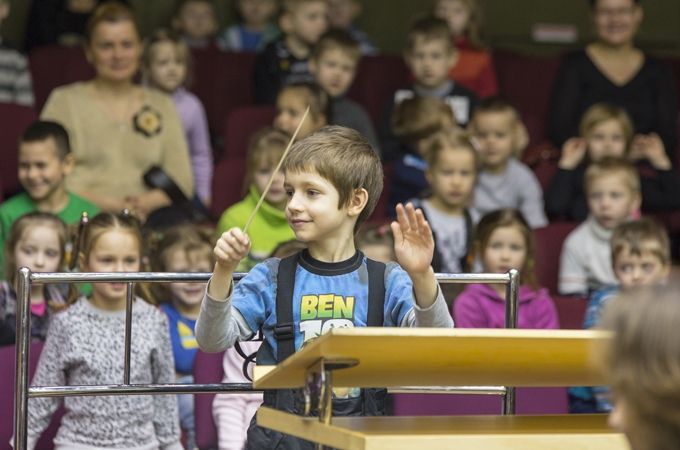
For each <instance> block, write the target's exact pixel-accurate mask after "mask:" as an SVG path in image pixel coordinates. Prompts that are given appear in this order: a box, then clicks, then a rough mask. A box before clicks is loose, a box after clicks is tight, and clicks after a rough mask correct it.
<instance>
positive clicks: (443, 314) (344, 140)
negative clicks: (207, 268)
mask: <svg viewBox="0 0 680 450" xmlns="http://www.w3.org/2000/svg"><path fill="white" fill-rule="evenodd" d="M283 173H284V177H285V182H284V187H285V190H286V194H287V196H288V202H287V205H286V218H287V219H288V223H289V224H290V226H291V228H292V229H293V232H294V233H295V238H296V239H297V240H298V241H300V242H303V243H305V244H307V249H306V250H303V251H302V252H300V253H296V254H294V255H293V256H290V257H288V258H284V259H278V258H271V259H267V260H265V261H264V262H262V263H260V264H258V265H256V266H255V267H254V268H253V269H252V270H251V271H250V272H249V273H248V275H247V276H246V277H245V278H243V279H242V280H241V281H240V282H239V284H238V285H236V286H233V283H232V274H233V272H234V270H235V269H236V266H237V265H238V264H239V262H240V260H241V259H242V258H243V257H245V256H246V255H247V254H248V252H249V249H250V239H249V238H248V236H247V235H246V234H245V233H244V232H243V231H242V230H240V229H238V228H232V229H230V230H229V231H227V232H226V233H224V234H222V236H221V237H220V239H219V240H218V242H217V245H216V246H215V257H216V259H217V263H216V264H215V269H214V272H213V276H212V278H211V280H210V282H209V284H208V290H207V295H206V298H205V299H204V300H203V303H202V305H201V312H200V314H199V318H198V322H197V323H196V337H197V340H198V343H199V345H200V346H201V348H203V349H204V350H206V351H221V350H223V349H225V348H228V347H230V346H232V345H233V344H234V342H235V341H236V340H247V339H248V338H250V337H251V336H252V335H253V334H254V333H255V332H256V331H257V330H258V329H260V328H261V329H262V333H263V336H264V341H263V343H262V346H261V347H260V351H259V352H258V357H257V363H258V364H275V363H277V362H280V361H283V360H284V359H285V358H287V357H288V356H290V355H292V354H293V353H294V352H295V351H296V350H297V349H299V348H300V347H302V345H303V344H304V343H305V342H306V341H308V340H310V339H313V338H316V337H318V336H320V335H321V334H323V333H325V332H327V331H329V330H331V329H333V328H354V327H365V326H392V327H395V326H399V327H416V326H431V327H451V326H452V325H453V323H452V320H451V316H450V315H449V313H448V311H447V306H446V302H445V301H444V297H443V295H442V294H441V289H440V288H439V285H438V284H437V281H436V279H435V277H434V271H433V270H432V267H431V266H430V262H431V261H432V254H433V252H434V240H433V238H432V231H431V230H430V226H429V225H428V223H427V221H426V220H425V218H424V216H423V214H422V211H420V210H416V209H415V208H414V207H413V205H410V204H409V205H406V206H405V207H404V206H403V205H398V206H397V221H396V222H394V223H392V225H391V228H392V232H393V233H394V236H395V253H396V257H397V261H398V264H395V263H387V264H385V263H379V262H376V261H373V260H370V259H367V258H366V257H365V256H364V255H363V254H362V253H361V252H360V251H357V250H356V248H355V244H354V236H355V234H356V231H357V229H358V227H359V226H360V225H361V223H363V222H364V221H365V220H366V219H367V218H368V217H369V215H370V213H371V212H372V211H373V209H374V208H375V205H376V203H377V201H378V197H379V196H380V191H381V190H382V179H383V178H382V165H381V162H380V159H379V157H378V156H377V154H376V153H375V151H374V150H373V148H372V147H371V145H370V144H369V143H368V141H367V140H366V139H365V138H364V137H362V136H361V135H360V134H359V133H358V132H356V131H354V130H351V129H348V128H344V127H325V128H322V129H321V130H320V131H318V132H316V133H314V134H313V135H311V136H309V137H307V138H305V139H303V140H301V141H299V142H298V143H296V144H295V145H294V146H293V148H292V149H291V151H290V154H289V155H288V157H287V158H286V159H285V160H284V164H283ZM232 286H233V287H232ZM283 329H286V330H289V331H288V332H285V333H282V332H281V331H282V330H283ZM275 330H277V331H276V332H275ZM384 395H385V390H384V389H364V390H363V392H359V389H349V390H348V391H347V395H344V396H343V397H342V398H341V399H338V400H340V401H341V402H342V408H343V409H342V411H343V412H342V413H340V414H343V415H346V414H352V415H380V414H383V412H384V409H385V408H384ZM264 405H266V406H271V407H276V408H279V409H285V410H291V411H292V410H296V404H294V402H293V396H292V395H291V392H290V391H272V392H265V395H264ZM338 406H340V405H338ZM335 413H338V411H336V412H335ZM272 440H273V441H272ZM280 440H282V442H283V444H281V445H283V447H284V448H289V447H288V445H295V444H299V441H298V440H297V439H296V438H294V437H292V436H286V435H281V434H280V433H275V432H271V431H268V432H266V433H265V432H264V431H263V430H262V429H261V428H259V427H258V426H257V425H256V424H255V423H254V422H251V426H250V429H249V430H248V443H247V448H253V449H259V448H271V447H272V442H278V441H280Z"/></svg>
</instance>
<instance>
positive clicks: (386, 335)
mask: <svg viewBox="0 0 680 450" xmlns="http://www.w3.org/2000/svg"><path fill="white" fill-rule="evenodd" d="M607 338H608V335H607V334H606V333H604V332H600V331H590V330H589V331H581V330H578V331H572V330H487V329H484V330H480V329H477V330H474V329H429V328H428V329H424V328H421V329H417V328H408V329H407V328H354V329H335V330H332V331H331V332H329V333H327V334H324V335H323V336H321V337H319V338H318V339H317V340H316V341H314V342H311V343H309V344H307V345H305V347H304V348H302V349H301V350H300V351H298V352H297V353H295V354H294V355H293V356H291V357H290V358H288V359H286V360H285V361H284V362H283V363H281V364H279V365H277V366H275V367H262V366H260V367H256V368H255V369H256V370H255V380H254V387H256V388H263V389H280V388H304V389H305V393H306V395H307V397H308V398H309V404H310V408H311V409H312V410H314V409H316V407H318V411H319V417H306V416H298V415H294V414H289V413H285V412H281V411H277V410H274V409H271V408H266V407H262V408H260V410H259V411H258V413H257V422H258V424H260V425H261V426H263V427H267V428H271V429H274V430H277V431H281V432H284V433H287V434H291V435H294V436H298V437H301V438H304V439H307V440H310V441H313V442H317V443H319V444H323V445H327V446H332V447H336V448H340V449H365V450H378V449H380V450H382V449H394V450H400V449H404V450H405V449H414V448H425V447H427V448H428V449H450V448H456V449H487V450H501V449H503V450H509V449H513V450H514V449H517V450H519V449H522V450H524V449H526V450H533V449H536V450H538V449H541V450H543V449H551V450H562V449H564V450H566V449H570V450H571V449H579V450H587V449H593V450H594V449H598V450H624V449H628V448H629V447H628V445H627V443H626V441H625V439H624V437H623V436H622V435H620V434H618V433H615V432H613V431H611V430H610V429H609V428H608V427H607V423H606V416H605V415H599V414H598V415H545V416H513V415H506V416H453V417H352V418H346V417H337V418H331V416H330V414H331V411H330V410H331V408H329V407H328V405H330V399H331V388H336V387H388V388H389V387H401V386H492V385H497V386H571V385H574V386H589V385H598V384H603V380H602V379H601V377H600V375H599V374H598V373H597V371H596V370H595V369H594V368H593V367H592V365H591V364H590V352H591V349H592V347H593V346H594V345H598V344H601V343H602V342H603V341H604V340H606V339H607ZM452 401H455V400H454V398H452Z"/></svg>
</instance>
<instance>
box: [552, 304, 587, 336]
mask: <svg viewBox="0 0 680 450" xmlns="http://www.w3.org/2000/svg"><path fill="white" fill-rule="evenodd" d="M552 299H553V300H554V301H555V307H557V314H558V315H559V317H560V328H561V329H563V330H580V329H581V328H583V318H584V317H585V314H586V307H587V306H588V301H587V300H586V299H585V298H582V297H575V296H568V295H552Z"/></svg>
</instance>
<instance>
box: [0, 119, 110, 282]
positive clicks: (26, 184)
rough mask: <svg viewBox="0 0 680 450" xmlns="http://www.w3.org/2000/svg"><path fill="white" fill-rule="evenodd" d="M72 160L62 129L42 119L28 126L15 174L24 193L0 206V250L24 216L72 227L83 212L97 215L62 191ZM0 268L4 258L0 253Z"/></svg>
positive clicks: (81, 202) (67, 140) (22, 140)
mask: <svg viewBox="0 0 680 450" xmlns="http://www.w3.org/2000/svg"><path fill="white" fill-rule="evenodd" d="M74 161H75V160H74V158H73V155H72V154H71V146H70V143H69V137H68V133H67V132H66V130H65V129H64V127H63V126H61V125H60V124H58V123H56V122H51V121H43V120H41V121H37V122H34V123H32V124H31V125H29V126H28V128H27V129H26V131H24V134H23V135H22V136H21V139H20V141H19V167H18V172H19V182H20V183H21V186H23V188H24V192H22V193H20V194H18V195H15V196H14V197H12V198H10V199H9V200H7V201H5V202H3V203H2V204H0V248H4V246H5V241H6V240H7V237H8V235H9V230H10V229H11V228H12V224H13V223H14V222H15V221H16V220H17V219H18V218H19V217H21V216H23V215H24V214H26V213H29V212H33V211H40V212H48V213H52V214H54V215H56V216H57V217H59V218H60V219H61V220H63V221H64V222H65V223H66V224H73V223H77V222H78V221H79V220H80V216H81V214H82V212H83V211H86V212H87V213H88V214H89V215H90V216H94V215H96V214H97V213H98V212H99V209H98V208H97V207H96V206H94V205H93V204H92V203H90V202H88V201H87V200H85V199H83V198H81V197H78V196H77V195H75V194H73V193H71V192H69V191H67V190H66V186H65V183H64V181H65V179H66V177H67V176H68V174H69V173H71V171H72V170H73V165H74ZM3 266H4V255H3V254H2V253H0V267H3ZM0 270H2V269H0ZM0 275H3V274H1V273H0Z"/></svg>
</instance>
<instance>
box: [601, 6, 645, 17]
mask: <svg viewBox="0 0 680 450" xmlns="http://www.w3.org/2000/svg"><path fill="white" fill-rule="evenodd" d="M633 12H635V7H628V8H616V9H613V8H612V9H608V8H597V9H595V15H598V16H604V17H626V16H631V15H633Z"/></svg>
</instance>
